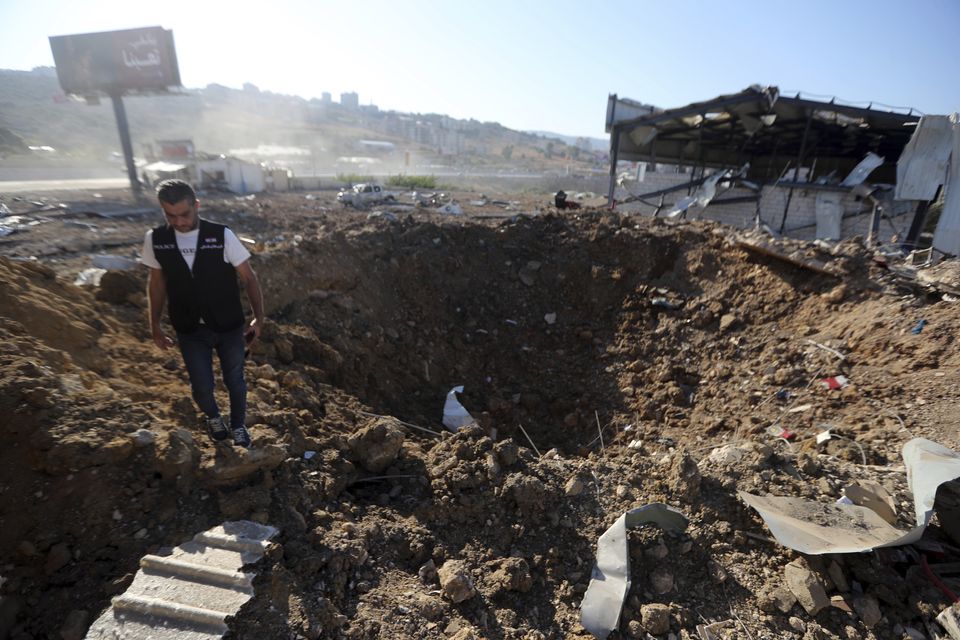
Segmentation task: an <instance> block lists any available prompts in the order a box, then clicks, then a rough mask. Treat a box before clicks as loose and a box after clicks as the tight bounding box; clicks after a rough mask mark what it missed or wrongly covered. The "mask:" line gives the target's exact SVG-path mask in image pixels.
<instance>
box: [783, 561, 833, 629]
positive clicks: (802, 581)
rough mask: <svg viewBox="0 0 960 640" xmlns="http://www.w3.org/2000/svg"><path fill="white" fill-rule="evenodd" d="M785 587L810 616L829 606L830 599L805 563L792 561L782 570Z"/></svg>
mask: <svg viewBox="0 0 960 640" xmlns="http://www.w3.org/2000/svg"><path fill="white" fill-rule="evenodd" d="M784 577H785V578H786V582H787V587H788V588H789V589H790V591H791V593H793V595H794V596H796V598H797V602H799V603H800V606H802V607H803V608H804V610H805V611H806V612H807V613H809V614H810V615H811V616H815V615H817V614H818V613H819V612H820V611H822V610H823V609H825V608H826V607H829V606H830V598H828V597H827V592H826V590H824V588H823V585H822V584H820V581H819V580H817V576H816V574H814V573H813V571H811V570H810V569H809V568H808V567H807V565H806V562H804V561H803V560H802V559H801V560H794V561H793V562H791V563H790V564H788V565H787V566H786V568H785V569H784Z"/></svg>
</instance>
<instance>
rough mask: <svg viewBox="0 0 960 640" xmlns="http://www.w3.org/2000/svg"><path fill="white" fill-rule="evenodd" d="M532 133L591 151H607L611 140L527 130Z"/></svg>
mask: <svg viewBox="0 0 960 640" xmlns="http://www.w3.org/2000/svg"><path fill="white" fill-rule="evenodd" d="M526 133H529V134H531V135H535V136H543V137H544V138H553V139H555V140H560V141H561V142H563V143H564V144H568V145H570V146H571V147H580V148H581V149H589V150H590V151H607V150H608V149H609V148H610V141H609V140H608V139H606V138H591V137H590V136H565V135H563V134H562V133H554V132H552V131H527V132H526Z"/></svg>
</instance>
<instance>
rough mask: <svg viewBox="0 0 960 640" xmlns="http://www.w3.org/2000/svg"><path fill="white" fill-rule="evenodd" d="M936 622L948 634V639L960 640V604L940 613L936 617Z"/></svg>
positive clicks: (955, 604)
mask: <svg viewBox="0 0 960 640" xmlns="http://www.w3.org/2000/svg"><path fill="white" fill-rule="evenodd" d="M937 622H939V623H940V626H942V627H943V628H944V629H945V630H946V632H947V633H949V634H950V638H952V639H953V640H958V639H960V602H957V603H954V604H953V605H952V606H949V607H947V608H946V609H944V610H943V611H941V612H940V614H939V615H938V616H937Z"/></svg>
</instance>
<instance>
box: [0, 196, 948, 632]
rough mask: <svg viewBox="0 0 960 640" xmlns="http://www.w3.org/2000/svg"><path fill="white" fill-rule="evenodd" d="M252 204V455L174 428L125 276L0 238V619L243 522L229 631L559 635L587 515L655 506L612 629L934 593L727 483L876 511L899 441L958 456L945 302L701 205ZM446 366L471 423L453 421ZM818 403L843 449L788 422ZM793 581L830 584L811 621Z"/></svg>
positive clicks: (854, 260) (886, 602) (104, 596)
mask: <svg viewBox="0 0 960 640" xmlns="http://www.w3.org/2000/svg"><path fill="white" fill-rule="evenodd" d="M270 215H271V216H274V218H275V220H274V221H273V223H272V224H275V225H276V226H277V228H280V229H290V228H294V227H299V228H300V229H301V231H302V233H301V234H300V237H299V238H297V239H296V240H295V241H293V242H289V241H284V242H281V243H278V244H276V245H274V246H273V247H272V248H269V247H268V248H267V250H265V251H262V252H260V253H258V254H256V255H255V257H254V266H255V268H256V269H257V271H258V273H259V274H260V277H261V282H262V284H263V286H264V290H265V292H266V294H267V300H268V305H269V307H270V308H269V315H270V318H271V320H272V322H271V323H269V324H268V326H267V327H266V331H265V334H264V340H263V344H262V346H261V348H260V349H259V350H257V351H255V352H254V353H253V354H252V356H251V362H249V363H248V369H247V375H248V383H249V387H250V401H249V405H250V406H249V419H248V423H249V426H250V428H251V431H252V434H253V437H254V440H255V443H256V444H255V447H254V449H253V450H252V451H250V452H242V451H237V450H233V449H231V448H229V447H226V446H223V445H221V446H219V447H216V446H214V445H213V444H212V443H211V442H210V441H209V439H208V438H207V436H206V434H205V433H204V432H203V430H202V429H201V426H200V423H199V420H198V419H197V418H198V416H197V414H196V412H195V409H194V407H193V405H192V402H191V401H190V400H189V397H188V387H187V381H186V377H185V374H184V373H183V371H182V365H181V363H180V362H179V355H178V354H176V353H173V352H163V353H161V352H159V351H157V350H156V349H155V348H154V347H153V346H152V343H150V341H149V340H148V336H147V333H146V327H145V321H144V313H145V311H144V300H143V294H142V293H141V292H142V291H143V275H142V274H136V275H134V274H126V275H114V276H111V277H110V278H106V280H105V283H104V285H103V287H102V288H101V289H100V290H99V292H98V293H97V294H96V295H94V294H93V293H91V292H90V291H87V290H84V289H81V288H78V287H74V286H73V285H70V284H65V283H64V282H63V281H62V280H61V279H60V278H58V277H56V276H55V274H54V272H53V271H51V270H50V269H48V268H46V267H44V266H41V265H38V264H36V263H34V262H28V261H22V262H21V261H18V262H13V261H10V260H7V259H4V258H0V339H2V342H0V344H2V345H3V346H2V347H0V374H2V375H0V385H2V391H3V393H2V394H0V411H2V412H3V415H4V416H5V419H4V420H3V421H2V426H0V435H2V436H3V438H4V441H5V445H6V446H5V447H3V448H2V449H0V486H2V487H4V491H3V498H2V500H0V564H2V566H3V569H2V571H0V574H2V576H3V580H0V582H2V587H0V589H2V592H0V593H2V596H0V597H2V603H0V604H2V607H0V609H2V610H3V611H7V612H10V611H13V612H15V613H14V614H13V615H9V616H7V617H6V618H3V620H9V622H4V621H3V620H0V636H3V634H4V633H5V632H8V633H9V634H10V637H12V638H27V637H46V636H56V635H57V634H58V632H59V630H60V629H61V626H62V625H63V624H64V623H65V621H66V620H67V618H68V617H69V616H68V614H70V613H71V612H78V611H85V612H87V614H88V616H87V619H94V618H95V617H96V615H97V614H98V613H99V611H101V610H102V609H103V608H104V607H105V606H106V604H107V603H108V600H109V598H110V596H111V595H114V594H116V593H118V592H119V591H122V589H123V588H124V587H125V585H126V583H128V582H129V580H130V578H131V577H132V574H133V572H134V571H135V569H136V566H137V561H138V559H139V557H140V556H142V555H143V554H145V553H149V552H152V551H154V550H155V549H156V548H158V547H159V546H162V545H175V544H177V543H179V542H181V541H182V540H184V539H186V538H189V537H190V536H192V535H193V534H194V533H196V532H197V531H200V530H202V529H204V528H208V527H210V526H213V525H215V524H216V523H217V522H218V521H220V520H223V519H240V518H250V519H253V520H255V521H259V522H269V523H270V524H272V525H274V526H277V527H279V528H280V530H281V534H280V537H279V538H278V541H279V542H280V544H279V545H278V546H277V547H276V548H275V549H274V550H273V551H272V552H271V554H270V555H269V556H268V558H267V559H266V560H265V561H264V563H263V564H262V566H261V569H260V575H259V577H258V590H257V593H258V595H257V597H256V598H254V599H253V600H252V601H251V602H250V603H248V605H246V607H245V608H244V609H243V611H242V612H241V614H240V615H239V616H238V617H237V618H236V619H235V620H234V621H233V623H232V628H233V630H234V631H233V632H234V634H235V635H236V636H237V637H257V638H263V637H269V638H278V639H279V638H289V637H306V638H319V637H350V638H373V637H436V638H440V637H459V638H468V637H495V638H496V637H500V638H540V637H543V638H546V637H568V636H569V637H586V636H587V635H588V634H587V633H586V632H585V631H584V630H583V628H582V627H581V626H580V625H579V604H580V600H581V599H582V597H583V593H584V592H585V590H586V588H587V584H588V583H589V580H590V575H591V567H592V565H593V560H594V554H595V551H596V540H597V537H598V536H599V535H600V534H601V533H603V532H604V531H605V530H606V528H607V527H608V526H609V525H610V524H611V523H612V522H613V521H614V520H616V518H618V517H619V516H620V515H621V514H622V513H623V512H624V511H626V510H628V509H630V508H632V507H635V506H638V505H641V504H644V503H648V502H658V501H660V502H666V503H667V504H670V505H672V506H674V507H677V508H679V509H680V510H682V511H683V512H684V513H685V514H686V515H687V516H688V517H689V518H690V520H691V525H690V527H689V528H688V529H687V531H686V532H685V533H684V534H682V535H673V534H664V533H661V532H659V531H658V530H655V529H651V530H642V531H637V532H632V533H631V534H630V536H631V547H630V548H631V558H632V579H633V587H632V589H631V591H630V593H629V596H628V599H627V604H626V607H625V609H624V613H623V617H622V625H621V630H622V632H621V636H620V637H628V636H629V637H643V634H644V633H647V632H650V633H655V634H660V635H665V634H667V633H670V632H672V633H674V634H677V635H678V636H679V637H695V635H694V634H696V633H697V632H696V627H697V625H701V624H712V625H713V626H712V627H711V629H712V630H713V633H715V634H716V635H717V636H719V637H743V635H741V634H742V632H743V629H744V627H745V628H746V629H748V630H749V633H750V634H752V636H753V637H777V638H790V637H793V638H800V637H809V638H819V637H837V636H839V637H847V638H855V637H857V638H858V637H870V636H869V634H871V633H873V634H875V635H876V636H877V637H884V638H886V637H890V638H893V637H900V635H897V634H898V633H900V632H901V630H902V629H903V628H904V627H906V626H911V627H914V628H916V629H923V628H924V624H925V623H926V622H929V621H930V620H932V619H933V617H934V616H935V614H936V613H937V612H938V611H939V610H940V609H942V608H943V607H944V606H945V605H946V604H947V600H946V598H945V596H943V594H941V593H940V592H939V591H938V590H937V589H935V588H933V587H932V586H931V583H930V582H929V580H928V579H927V578H926V576H925V575H924V574H923V572H922V571H921V570H920V569H919V568H918V566H917V564H916V556H911V555H910V554H909V553H905V552H902V551H890V552H884V553H875V554H873V555H869V556H849V555H845V556H837V557H832V558H806V559H805V560H803V563H806V564H802V563H801V564H802V566H798V565H796V564H795V565H793V567H794V568H792V569H790V570H787V569H786V567H787V565H788V563H790V562H791V561H793V560H796V559H798V558H799V554H795V553H793V552H789V551H787V550H785V549H784V548H783V547H781V546H779V545H777V544H775V543H773V542H771V541H770V539H769V538H768V536H769V533H768V531H767V530H766V529H765V528H764V527H763V525H762V524H761V523H760V521H759V519H758V518H757V517H756V516H755V515H754V513H753V512H752V511H751V510H749V509H748V508H747V507H746V506H745V505H744V504H743V503H742V502H740V501H739V500H738V499H737V497H736V496H737V493H736V492H737V491H738V490H747V491H750V492H752V493H760V494H762V493H765V492H770V493H773V494H776V495H793V496H801V497H807V498H811V499H817V500H820V501H824V502H826V501H830V502H833V501H835V500H836V499H837V498H838V497H839V496H840V490H841V489H842V488H843V487H844V486H846V485H848V484H849V483H850V482H852V481H855V480H871V481H874V482H879V483H880V484H882V485H883V486H884V487H886V489H887V490H888V491H890V492H891V493H892V494H893V495H894V497H895V499H896V502H897V504H902V503H904V502H907V501H908V500H909V494H908V492H907V487H906V484H905V478H904V477H903V473H902V472H899V471H897V470H896V468H895V467H891V466H888V464H887V463H893V464H897V463H898V462H899V448H900V447H901V445H902V444H903V443H904V442H905V441H906V440H908V439H909V438H910V437H913V436H918V435H923V436H926V437H930V438H931V439H934V440H937V441H939V442H942V443H943V444H945V445H947V446H951V447H953V448H955V449H956V448H958V447H960V437H958V435H957V434H958V430H957V426H958V422H957V421H958V418H957V415H956V412H955V411H954V410H953V406H954V405H955V402H956V399H957V389H958V383H960V377H958V374H957V371H958V368H957V365H958V364H960V356H958V351H957V345H956V342H955V336H956V335H957V330H958V328H960V318H958V316H957V314H956V311H955V308H954V307H953V306H951V305H950V304H949V303H946V302H931V301H928V300H926V299H924V298H920V297H916V296H910V297H898V295H894V294H897V293H898V292H895V291H891V290H888V286H887V284H885V283H884V281H883V279H882V274H881V273H880V272H879V271H875V270H878V269H879V267H877V266H873V265H872V262H871V260H870V258H869V256H868V255H866V253H865V252H863V251H862V250H859V249H857V248H856V247H855V246H851V247H846V248H845V249H842V250H841V251H839V252H838V255H829V254H824V255H820V254H823V252H821V251H819V250H816V249H812V248H811V249H809V250H810V251H814V252H817V253H818V255H819V257H820V258H821V259H823V260H827V261H832V263H833V264H834V266H835V267H836V269H837V270H836V273H837V274H838V275H829V274H824V273H818V272H812V271H809V270H805V269H803V268H799V267H797V266H795V265H792V264H788V263H785V262H783V261H780V260H778V259H776V258H773V257H769V256H761V255H758V254H755V253H751V252H747V251H745V250H743V249H742V248H740V247H738V246H737V245H736V244H735V243H733V242H732V241H731V240H730V239H729V238H728V233H727V230H726V229H724V228H721V227H718V226H716V225H712V224H706V223H687V224H681V225H666V224H663V223H660V222H658V221H652V222H651V221H649V220H647V221H639V220H637V219H635V218H630V217H626V216H619V215H611V214H609V213H600V212H589V211H588V212H584V213H583V214H582V215H577V216H561V215H556V214H547V215H541V216H535V217H525V216H518V217H514V218H506V219H503V220H494V221H476V220H471V219H469V218H464V219H458V220H456V221H454V222H451V219H449V218H440V217H435V216H430V215H426V216H424V215H419V214H418V215H408V216H398V217H396V219H395V220H391V219H389V218H388V217H385V216H380V217H374V218H371V219H367V217H366V216H365V215H349V216H347V215H344V216H342V217H340V216H334V215H328V214H325V213H322V214H316V213H315V212H312V211H306V212H300V211H294V210H289V209H284V208H283V207H282V206H280V205H273V206H272V208H270ZM264 220H265V219H264V218H257V221H256V223H255V225H254V226H256V227H257V229H258V233H268V232H269V231H270V228H271V227H270V226H269V224H271V223H268V222H266V221H264ZM301 222H302V223H303V224H300V223H301ZM308 223H309V224H308ZM238 230H239V231H240V232H241V233H242V232H243V228H242V226H241V227H239V229H238ZM921 319H923V320H926V321H927V323H926V325H925V326H924V327H922V328H921V331H920V332H919V333H913V332H911V329H912V328H914V327H915V326H916V325H917V322H918V321H919V320H921ZM831 376H845V377H846V378H848V379H849V383H848V384H847V385H846V386H843V387H842V388H839V389H835V390H831V389H827V388H824V386H823V385H821V383H820V381H821V380H822V379H825V378H828V377H831ZM459 384H462V385H464V386H465V392H464V393H463V394H462V395H461V401H462V402H463V404H464V405H465V406H466V407H467V409H468V410H469V411H470V412H471V414H472V415H473V416H474V417H475V418H477V422H478V425H477V426H474V427H468V428H465V429H462V430H460V431H459V432H458V433H456V434H451V433H448V432H445V430H444V429H443V427H442V426H441V424H440V421H441V410H442V407H443V399H444V397H445V395H446V393H447V392H448V391H449V390H450V388H452V387H453V386H455V385H459ZM840 386H842V385H840ZM824 425H829V428H830V429H831V432H832V433H834V434H836V435H837V436H842V438H839V437H838V438H832V439H830V440H828V441H827V442H825V443H823V444H817V443H816V440H815V435H816V434H817V433H818V432H819V431H820V430H821V429H823V428H825V427H824ZM521 427H522V428H521ZM431 432H432V433H431ZM791 434H792V437H790V442H788V441H787V440H784V439H783V438H781V437H779V436H781V435H786V436H791ZM901 511H903V509H901ZM905 517H909V514H901V518H905ZM929 535H931V536H932V537H933V539H935V540H939V541H940V542H944V541H945V539H944V538H943V534H942V533H940V532H939V529H938V528H936V527H934V530H933V531H932V532H931V534H929ZM938 536H940V537H939V538H938ZM952 548H953V547H952V546H951V543H949V541H947V543H946V544H942V545H941V547H940V550H941V551H942V552H943V553H944V554H945V555H946V560H949V559H952V556H951V550H952ZM798 572H799V573H798ZM803 572H806V573H803ZM798 575H799V576H800V577H801V578H802V579H804V580H807V579H808V578H809V579H810V580H813V581H814V582H818V583H819V584H821V585H822V586H823V587H824V592H825V593H826V594H827V595H839V596H841V597H840V598H839V599H838V600H836V601H835V603H834V606H832V607H829V608H827V609H824V610H823V611H822V612H820V613H817V614H816V615H815V616H813V615H808V614H807V613H805V612H804V610H803V609H802V608H801V606H800V605H797V604H795V600H796V596H794V595H791V592H790V591H789V589H788V588H787V585H788V584H789V583H790V580H791V579H792V578H791V576H793V577H796V576H798ZM810 576H813V577H812V578H811V577H810ZM808 582H809V581H808ZM791 598H793V600H791ZM847 602H849V606H848V607H847V608H848V609H850V610H851V611H852V612H853V613H850V612H848V611H846V610H845V609H844V608H843V606H842V604H841V603H847ZM872 607H873V608H876V610H877V611H878V612H879V613H880V614H881V615H880V618H878V619H874V617H875V616H873V608H872ZM81 617H82V616H81V615H80V614H77V613H74V614H73V616H72V618H71V619H72V620H77V619H80V618H81ZM3 625H6V626H3ZM265 629H268V630H269V631H264V630H265ZM265 634H266V635H265Z"/></svg>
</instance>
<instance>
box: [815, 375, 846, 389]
mask: <svg viewBox="0 0 960 640" xmlns="http://www.w3.org/2000/svg"><path fill="white" fill-rule="evenodd" d="M849 382H850V380H849V379H848V378H847V377H846V376H832V377H830V378H824V379H823V380H821V381H820V386H821V387H823V388H824V389H829V390H831V391H835V390H837V389H843V388H844V387H845V386H847V384H849Z"/></svg>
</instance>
